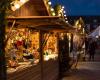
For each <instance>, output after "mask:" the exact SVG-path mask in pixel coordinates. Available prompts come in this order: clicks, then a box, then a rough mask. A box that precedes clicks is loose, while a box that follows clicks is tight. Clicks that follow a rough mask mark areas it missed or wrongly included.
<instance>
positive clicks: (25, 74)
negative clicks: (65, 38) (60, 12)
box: [5, 16, 73, 80]
mask: <svg viewBox="0 0 100 80" xmlns="http://www.w3.org/2000/svg"><path fill="white" fill-rule="evenodd" d="M7 20H8V22H9V24H8V27H7V28H6V32H7V33H6V38H7V45H6V48H5V49H6V58H7V63H8V64H7V67H8V69H7V73H8V76H7V77H8V80H23V79H24V80H56V79H57V78H58V76H59V62H58V53H59V52H58V49H59V48H58V42H57V41H58V33H60V32H68V31H70V30H73V28H72V27H71V26H70V25H69V24H67V23H65V22H64V21H62V20H61V19H60V18H59V17H53V16H23V17H12V18H11V17H9V18H7ZM11 25H13V26H11ZM12 53H14V54H12Z"/></svg>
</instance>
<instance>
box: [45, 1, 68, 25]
mask: <svg viewBox="0 0 100 80" xmlns="http://www.w3.org/2000/svg"><path fill="white" fill-rule="evenodd" d="M46 3H47V7H49V8H48V10H49V12H50V13H51V15H52V16H59V17H62V18H63V19H64V21H65V22H66V23H68V19H67V15H66V11H65V7H64V6H62V5H59V9H58V13H56V11H55V9H54V8H53V7H52V2H51V1H50V0H47V2H46Z"/></svg>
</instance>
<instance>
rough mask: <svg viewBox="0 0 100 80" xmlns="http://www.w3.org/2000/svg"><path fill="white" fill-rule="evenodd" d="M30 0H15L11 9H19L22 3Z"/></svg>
mask: <svg viewBox="0 0 100 80" xmlns="http://www.w3.org/2000/svg"><path fill="white" fill-rule="evenodd" d="M28 1H29V0H15V1H13V2H12V3H11V5H12V6H11V9H12V10H13V11H15V10H17V9H19V8H20V7H21V6H22V5H24V4H25V3H26V2H28Z"/></svg>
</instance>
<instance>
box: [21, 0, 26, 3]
mask: <svg viewBox="0 0 100 80" xmlns="http://www.w3.org/2000/svg"><path fill="white" fill-rule="evenodd" d="M27 1H28V0H20V2H21V3H25V2H27Z"/></svg>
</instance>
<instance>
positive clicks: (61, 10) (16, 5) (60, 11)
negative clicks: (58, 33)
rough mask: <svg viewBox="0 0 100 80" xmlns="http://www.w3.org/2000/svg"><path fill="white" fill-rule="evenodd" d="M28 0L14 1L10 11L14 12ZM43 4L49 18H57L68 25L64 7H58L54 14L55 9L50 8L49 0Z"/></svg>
mask: <svg viewBox="0 0 100 80" xmlns="http://www.w3.org/2000/svg"><path fill="white" fill-rule="evenodd" d="M28 1H29V0H14V1H13V2H12V3H11V5H12V7H11V8H12V10H13V11H15V10H17V9H19V8H20V7H21V6H22V5H24V4H25V3H26V2H28ZM45 3H46V5H47V7H48V10H49V13H50V15H51V16H59V17H61V18H63V19H64V21H65V22H66V23H68V19H67V15H66V11H65V7H64V6H62V5H59V9H58V10H57V11H58V12H57V13H56V11H55V9H54V8H53V7H52V2H51V1H50V0H45Z"/></svg>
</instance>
